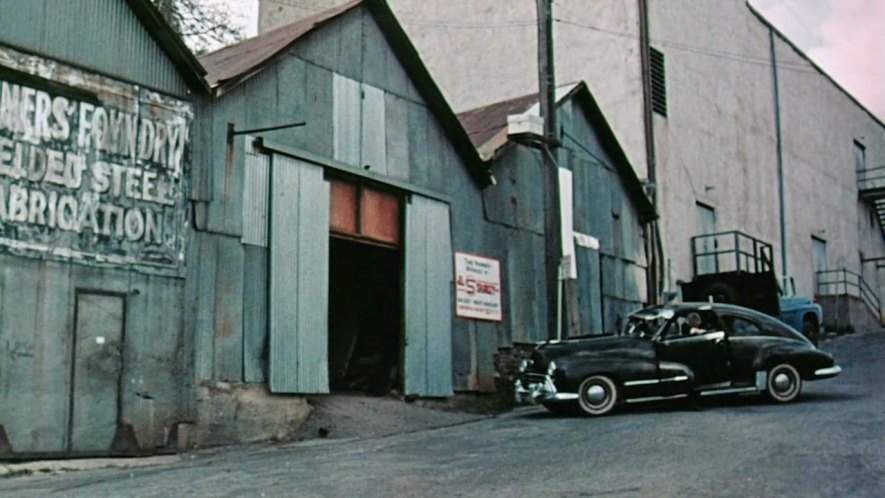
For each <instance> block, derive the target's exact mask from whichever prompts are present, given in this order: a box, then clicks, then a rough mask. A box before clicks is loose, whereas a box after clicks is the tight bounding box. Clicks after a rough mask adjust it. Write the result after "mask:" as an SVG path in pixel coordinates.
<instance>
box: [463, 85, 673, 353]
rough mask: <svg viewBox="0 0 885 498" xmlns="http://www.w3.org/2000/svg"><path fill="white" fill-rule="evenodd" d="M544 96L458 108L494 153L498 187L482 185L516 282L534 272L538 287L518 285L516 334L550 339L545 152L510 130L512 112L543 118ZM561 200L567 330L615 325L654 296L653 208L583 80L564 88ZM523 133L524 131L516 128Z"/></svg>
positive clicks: (513, 299) (520, 338)
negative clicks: (542, 260)
mask: <svg viewBox="0 0 885 498" xmlns="http://www.w3.org/2000/svg"><path fill="white" fill-rule="evenodd" d="M538 107H539V104H538V96H537V94H533V95H527V96H524V97H518V98H514V99H509V100H506V101H502V102H498V103H495V104H491V105H488V106H484V107H481V108H478V109H474V110H471V111H467V112H464V113H462V114H460V115H459V118H460V119H461V122H462V123H463V124H464V127H465V128H466V129H467V131H468V133H469V134H470V137H471V139H472V140H473V142H474V144H475V145H476V147H477V149H478V150H479V152H480V154H481V155H482V156H483V157H485V158H488V160H489V162H490V163H491V165H492V167H491V168H492V172H493V174H494V176H495V178H496V179H497V186H496V187H494V188H489V189H486V190H485V192H484V206H485V214H486V217H487V218H488V220H489V221H490V222H492V223H495V224H498V225H500V226H503V227H506V230H507V232H508V235H507V236H508V242H509V243H508V257H507V263H506V265H505V266H506V267H507V270H506V271H507V273H508V275H509V276H510V281H511V282H514V281H519V280H520V277H523V278H524V276H526V275H534V278H535V281H534V285H531V284H529V283H527V282H526V283H523V284H522V285H516V286H511V288H510V294H509V301H508V303H509V306H508V307H507V308H508V309H509V313H510V314H511V319H510V323H511V324H512V325H511V326H512V340H513V341H515V342H534V341H539V340H545V339H547V337H546V335H547V331H546V327H545V326H544V324H545V318H544V315H543V314H541V313H540V311H541V310H542V308H539V307H532V306H525V304H524V303H530V302H533V301H537V300H541V301H543V299H544V298H543V296H544V295H545V286H544V282H543V274H544V271H543V267H542V266H534V267H533V266H531V265H532V264H533V263H534V264H538V263H537V259H536V257H534V256H536V255H538V254H543V247H544V241H543V233H544V227H543V212H542V209H541V208H542V205H543V204H542V192H541V189H540V187H539V185H541V181H542V180H541V164H542V158H541V156H540V152H538V151H537V150H536V149H534V148H532V147H531V146H530V145H528V143H527V142H526V141H525V139H524V138H523V137H520V135H519V134H516V135H509V134H508V133H509V132H510V130H509V129H508V116H525V115H531V116H537V115H538ZM557 115H558V118H557V120H558V125H559V126H558V129H559V136H558V138H559V141H560V142H561V143H562V147H561V148H559V149H557V151H556V156H557V158H556V159H557V160H556V162H557V164H558V165H559V167H560V203H561V204H562V206H563V207H562V209H561V212H562V233H563V252H564V254H565V258H564V261H565V263H564V265H565V271H564V276H565V277H566V278H565V280H564V283H563V300H562V309H563V321H562V322H563V326H562V331H561V334H562V336H564V337H568V336H575V335H581V334H592V333H602V332H611V331H614V330H616V329H617V328H619V327H620V323H621V320H622V319H623V318H625V317H626V315H627V314H629V313H630V312H632V311H635V310H636V309H638V308H639V307H641V306H642V305H643V303H645V302H646V296H647V294H646V289H647V287H646V284H647V278H648V276H647V258H646V250H645V247H646V244H645V231H646V230H645V228H646V223H648V222H649V221H652V220H654V219H655V217H656V215H655V212H654V208H653V207H652V205H651V203H650V202H649V199H648V197H647V196H646V194H645V192H644V190H643V186H642V184H641V182H640V180H639V179H638V178H637V177H636V174H635V172H634V170H633V168H632V166H631V165H630V163H629V162H628V160H627V158H626V156H625V155H624V152H623V150H622V149H621V146H620V144H619V142H618V140H617V138H616V137H615V135H614V133H613V131H612V130H611V128H610V126H609V124H608V123H607V121H606V119H605V117H604V116H603V114H602V112H601V110H600V109H599V106H598V105H597V104H596V101H595V100H594V99H593V96H592V95H591V94H590V91H589V89H588V88H587V85H586V84H584V83H578V84H570V85H564V86H562V87H560V88H559V89H557ZM517 131H522V129H521V128H518V129H517Z"/></svg>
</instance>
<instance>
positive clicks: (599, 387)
mask: <svg viewBox="0 0 885 498" xmlns="http://www.w3.org/2000/svg"><path fill="white" fill-rule="evenodd" d="M617 403H618V386H616V385H615V382H614V381H613V380H611V379H610V378H608V377H606V376H605V375H593V376H590V377H587V378H586V379H584V380H583V382H581V386H580V387H579V388H578V408H580V409H581V411H582V412H584V413H586V414H587V415H605V414H606V413H609V412H611V411H612V410H613V409H614V408H615V405H617Z"/></svg>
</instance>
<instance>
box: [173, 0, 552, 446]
mask: <svg viewBox="0 0 885 498" xmlns="http://www.w3.org/2000/svg"><path fill="white" fill-rule="evenodd" d="M201 62H202V63H203V64H204V65H205V67H206V68H207V70H208V72H209V75H208V79H209V82H210V84H211V85H212V87H213V89H214V92H215V95H216V97H217V98H216V99H215V100H214V101H213V102H211V103H209V104H207V105H205V106H201V107H200V109H199V110H198V115H199V119H200V120H201V122H204V123H206V125H205V126H204V127H203V128H202V136H201V143H202V144H205V145H206V146H205V147H203V148H202V149H201V150H200V151H199V152H198V154H197V156H198V157H197V159H196V162H197V163H198V164H206V165H208V167H207V168H205V171H206V172H207V173H209V174H208V175H207V176H206V177H203V178H200V179H198V180H197V181H198V182H199V183H200V184H201V185H202V186H203V190H202V195H203V198H202V201H201V202H198V203H196V207H195V220H196V226H197V228H198V231H199V233H198V235H197V240H196V242H195V243H196V244H197V245H198V246H199V250H198V253H199V254H200V257H199V260H198V261H195V263H196V264H195V265H194V271H195V272H196V273H195V274H194V277H195V278H192V279H190V280H189V282H191V283H192V285H191V290H190V292H189V295H192V296H194V309H195V310H196V312H195V314H194V316H195V323H194V327H195V331H196V342H197V344H198V346H197V358H196V371H197V378H198V380H199V382H200V383H201V384H202V385H204V386H207V388H208V386H212V385H216V384H218V383H219V382H223V383H230V384H231V385H235V386H241V385H265V384H266V385H267V386H268V389H269V391H270V393H272V394H285V393H294V394H305V393H326V392H367V393H387V392H390V391H391V390H393V391H396V392H399V393H402V394H407V395H411V394H414V395H420V396H432V397H434V396H448V395H451V394H452V393H453V391H454V390H456V389H470V388H475V387H476V385H477V380H476V377H477V372H478V371H479V369H480V366H479V365H482V368H485V370H486V372H485V375H486V376H487V377H488V381H487V382H488V383H489V385H492V382H493V380H492V379H493V375H494V373H493V371H492V357H493V354H494V351H495V350H496V349H497V347H498V346H499V344H500V343H502V342H506V341H507V340H509V337H507V336H506V332H505V327H506V325H505V324H503V323H502V322H501V321H477V320H473V319H467V318H459V317H456V316H455V314H454V311H455V310H454V306H453V300H454V292H453V278H454V268H453V253H455V252H458V253H464V254H471V255H478V256H479V257H485V258H497V259H498V260H502V259H503V258H504V257H505V256H506V254H505V253H506V246H507V241H506V239H504V238H501V237H502V236H501V234H499V233H497V232H495V231H493V230H488V229H487V228H486V223H485V221H484V220H483V206H482V194H481V189H482V188H483V187H485V186H486V185H488V183H489V181H490V178H489V176H488V172H487V170H486V166H485V165H484V164H483V162H482V161H481V159H480V158H479V156H478V154H477V153H476V150H475V148H474V147H473V145H472V143H471V142H470V139H469V137H468V136H467V134H466V132H465V131H464V129H463V128H462V127H461V125H460V123H459V122H458V120H457V118H456V117H455V115H454V114H453V113H452V111H451V110H450V109H449V107H448V105H447V103H446V102H445V100H444V98H443V97H442V95H441V94H440V93H439V90H438V89H437V87H436V86H435V84H434V83H433V81H432V79H431V77H430V75H429V74H428V73H427V71H426V69H425V68H424V66H423V65H422V63H421V61H420V59H419V58H418V57H417V54H416V53H415V51H414V49H413V47H412V46H411V43H410V42H409V41H408V39H407V38H406V37H405V35H404V33H403V31H402V29H401V28H400V26H399V24H398V23H397V22H396V19H395V18H394V17H393V15H392V14H391V12H390V11H389V9H388V8H387V6H386V4H384V2H377V1H365V2H362V1H355V2H349V3H347V4H345V5H343V6H341V7H339V8H336V9H333V10H330V11H326V12H322V13H319V14H316V15H314V16H312V17H309V18H307V19H304V20H302V21H299V22H296V23H294V24H290V25H287V26H283V27H281V28H279V29H277V30H274V31H271V32H268V33H266V34H264V35H261V36H259V37H256V38H253V39H250V40H247V41H245V42H243V43H240V44H238V45H234V46H232V47H228V48H225V49H222V50H220V51H218V52H215V53H213V54H209V55H207V56H205V57H203V58H201ZM301 123H303V125H300V126H293V127H289V128H282V129H277V130H267V128H273V127H277V126H286V125H299V124H301ZM537 257H538V258H542V254H538V255H537ZM500 286H501V283H500V282H499V283H498V288H497V289H496V290H495V293H496V294H498V295H500V292H501V288H500ZM533 304H534V303H532V304H530V305H533ZM487 306H488V305H487ZM486 324H488V326H486ZM479 336H482V337H479ZM211 396H212V393H210V392H209V391H208V390H207V391H206V393H205V399H207V400H208V399H209V398H210V397H211ZM202 397H203V395H201V398H202ZM233 397H234V398H236V395H234V396H233ZM268 398H269V399H270V398H274V396H268ZM277 398H279V397H277ZM229 436H230V437H234V436H233V435H229Z"/></svg>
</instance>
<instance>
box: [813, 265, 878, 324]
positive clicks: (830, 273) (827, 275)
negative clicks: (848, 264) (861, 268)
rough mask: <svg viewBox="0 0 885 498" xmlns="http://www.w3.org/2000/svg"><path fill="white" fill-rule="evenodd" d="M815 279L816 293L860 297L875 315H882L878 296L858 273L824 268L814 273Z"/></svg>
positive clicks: (843, 269)
mask: <svg viewBox="0 0 885 498" xmlns="http://www.w3.org/2000/svg"><path fill="white" fill-rule="evenodd" d="M814 276H815V279H816V280H817V294H818V295H820V296H839V295H846V296H847V295H851V296H855V297H860V298H861V299H862V300H863V301H864V303H865V304H866V305H867V307H869V308H870V309H871V310H872V311H873V312H875V313H876V316H877V317H879V318H880V319H881V317H882V303H881V301H880V300H879V296H878V295H876V293H875V292H874V291H873V289H872V288H871V287H870V286H869V284H867V282H866V281H865V280H864V279H863V277H862V276H861V275H860V274H859V273H855V272H853V271H850V270H847V269H845V268H840V269H838V270H824V271H819V272H816V273H815V274H814Z"/></svg>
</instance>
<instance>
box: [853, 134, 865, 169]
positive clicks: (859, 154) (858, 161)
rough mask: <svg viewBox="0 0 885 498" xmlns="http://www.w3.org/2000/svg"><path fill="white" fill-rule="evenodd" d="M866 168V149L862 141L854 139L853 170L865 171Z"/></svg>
mask: <svg viewBox="0 0 885 498" xmlns="http://www.w3.org/2000/svg"><path fill="white" fill-rule="evenodd" d="M866 169H867V149H866V147H864V146H863V144H862V143H860V142H858V141H857V140H855V141H854V170H855V171H865V170H866Z"/></svg>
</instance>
